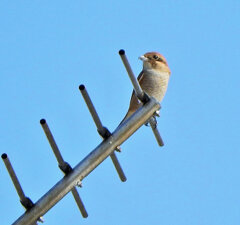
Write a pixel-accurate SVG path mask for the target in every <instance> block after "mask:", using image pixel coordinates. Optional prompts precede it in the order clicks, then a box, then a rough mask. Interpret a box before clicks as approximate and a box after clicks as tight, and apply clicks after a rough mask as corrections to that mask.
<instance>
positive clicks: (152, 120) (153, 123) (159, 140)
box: [149, 117, 164, 146]
mask: <svg viewBox="0 0 240 225" xmlns="http://www.w3.org/2000/svg"><path fill="white" fill-rule="evenodd" d="M149 123H150V126H151V128H152V131H153V133H154V136H155V138H156V140H157V143H158V144H159V146H164V143H163V140H162V138H161V135H160V133H159V131H158V129H157V120H156V118H155V117H151V118H150V119H149Z"/></svg>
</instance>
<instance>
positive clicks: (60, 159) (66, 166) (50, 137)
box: [40, 119, 88, 218]
mask: <svg viewBox="0 0 240 225" xmlns="http://www.w3.org/2000/svg"><path fill="white" fill-rule="evenodd" d="M40 124H41V126H42V128H43V130H44V133H45V135H46V137H47V139H48V142H49V144H50V145H51V147H52V150H53V153H54V155H55V156H56V158H57V161H58V165H59V168H60V169H61V170H62V172H63V173H64V174H65V175H68V174H69V173H70V172H71V171H72V167H71V166H70V165H69V164H68V163H67V162H65V161H64V160H63V157H62V155H61V152H60V150H59V148H58V146H57V144H56V142H55V140H54V137H53V135H52V132H51V131H50V129H49V127H48V124H47V122H46V120H45V119H41V120H40ZM71 192H72V195H73V197H74V199H75V201H76V203H77V206H78V208H79V210H80V212H81V214H82V216H83V217H84V218H87V217H88V213H87V211H86V208H85V206H84V204H83V202H82V200H81V198H80V195H79V194H78V191H77V189H76V187H73V188H72V190H71Z"/></svg>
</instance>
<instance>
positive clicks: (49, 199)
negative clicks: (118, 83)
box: [13, 97, 160, 225]
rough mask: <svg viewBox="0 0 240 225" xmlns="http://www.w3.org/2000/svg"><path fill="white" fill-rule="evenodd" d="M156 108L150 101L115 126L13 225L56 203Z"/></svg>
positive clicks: (26, 222) (27, 222) (26, 223)
mask: <svg viewBox="0 0 240 225" xmlns="http://www.w3.org/2000/svg"><path fill="white" fill-rule="evenodd" d="M159 108H160V105H159V103H158V102H157V101H156V100H155V99H154V98H152V97H151V98H150V100H149V101H148V102H147V103H146V104H145V105H144V106H143V107H141V108H139V109H138V110H137V111H136V112H135V113H134V114H133V115H131V116H130V117H129V118H128V119H127V120H126V121H124V122H123V123H122V124H120V125H119V126H118V128H117V129H116V130H115V131H114V132H113V133H112V135H111V136H110V137H109V138H107V139H105V140H103V141H102V142H101V143H100V144H99V145H98V146H97V147H96V148H95V149H94V150H93V151H92V152H90V153H89V154H88V155H87V156H86V157H85V158H84V159H83V160H82V161H81V162H80V163H78V164H77V165H76V166H75V167H74V168H73V170H72V172H71V173H69V174H68V175H67V176H65V177H64V178H62V179H61V180H60V181H59V182H58V183H57V184H56V185H55V186H54V187H52V188H51V189H50V190H49V191H48V192H47V193H46V194H45V195H44V196H42V197H41V198H40V199H39V200H38V201H37V202H36V203H35V205H34V207H32V208H31V209H30V210H28V211H27V212H25V213H24V214H23V215H22V216H20V217H19V218H18V219H17V220H16V221H15V222H14V223H13V225H30V224H32V223H33V222H34V221H36V220H37V219H38V218H39V217H40V216H41V215H44V214H45V213H46V212H47V211H48V210H49V209H51V208H52V207H53V206H54V205H55V204H56V203H57V202H58V201H60V200H61V199H62V198H63V197H64V196H65V195H66V194H67V193H68V192H69V191H71V190H72V188H73V187H74V186H75V185H76V184H77V183H78V182H79V181H82V180H83V179H84V178H85V177H86V176H88V174H89V173H91V172H92V171H93V170H94V169H95V168H96V167H97V166H98V165H99V164H101V163H102V162H103V161H104V160H105V159H106V158H107V157H108V156H109V155H110V154H111V153H112V152H113V151H114V149H115V148H116V147H117V146H119V145H121V144H122V143H123V142H124V141H125V140H126V139H128V138H129V137H130V136H131V135H132V134H133V133H134V132H135V131H136V130H137V129H138V128H139V127H140V126H142V125H143V124H144V123H146V121H147V120H148V119H149V118H150V117H152V115H153V114H154V113H155V112H156V111H157V110H158V109H159Z"/></svg>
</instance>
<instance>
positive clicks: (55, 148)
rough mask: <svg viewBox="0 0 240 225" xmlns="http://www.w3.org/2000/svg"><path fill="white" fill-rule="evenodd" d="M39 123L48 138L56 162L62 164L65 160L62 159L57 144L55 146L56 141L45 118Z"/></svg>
mask: <svg viewBox="0 0 240 225" xmlns="http://www.w3.org/2000/svg"><path fill="white" fill-rule="evenodd" d="M40 124H41V126H42V128H43V130H44V133H45V135H46V137H47V139H48V142H49V144H50V145H51V147H52V150H53V153H54V155H55V157H56V159H57V161H58V164H59V165H60V166H63V165H64V164H65V161H64V160H63V157H62V155H61V153H60V151H59V148H58V146H57V144H56V142H55V140H54V137H53V135H52V132H51V131H50V129H49V127H48V124H47V122H46V120H45V119H41V120H40Z"/></svg>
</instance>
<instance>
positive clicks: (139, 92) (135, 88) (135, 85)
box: [119, 49, 148, 103]
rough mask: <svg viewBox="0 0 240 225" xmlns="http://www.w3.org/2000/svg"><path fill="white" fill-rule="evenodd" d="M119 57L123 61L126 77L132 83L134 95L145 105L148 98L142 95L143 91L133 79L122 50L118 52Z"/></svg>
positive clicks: (133, 76) (134, 78)
mask: <svg viewBox="0 0 240 225" xmlns="http://www.w3.org/2000/svg"><path fill="white" fill-rule="evenodd" d="M119 55H120V57H121V59H122V61H123V64H124V66H125V68H126V70H127V73H128V76H129V78H130V80H131V81H132V84H133V87H134V90H135V93H136V95H137V97H138V98H139V99H140V100H141V101H142V102H143V103H145V102H146V101H147V100H148V96H147V95H146V94H145V93H144V91H143V90H142V88H141V86H140V85H139V83H138V80H137V78H136V77H135V75H134V73H133V71H132V68H131V66H130V64H129V62H128V59H127V56H126V55H125V51H124V50H123V49H121V50H120V51H119Z"/></svg>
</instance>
